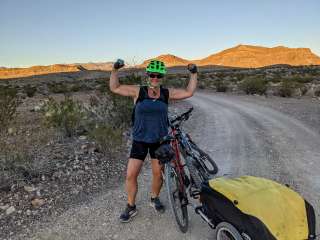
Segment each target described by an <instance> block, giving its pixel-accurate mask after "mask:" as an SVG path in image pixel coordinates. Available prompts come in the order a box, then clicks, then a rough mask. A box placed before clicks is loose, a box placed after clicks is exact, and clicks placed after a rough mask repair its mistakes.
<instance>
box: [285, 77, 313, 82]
mask: <svg viewBox="0 0 320 240" xmlns="http://www.w3.org/2000/svg"><path fill="white" fill-rule="evenodd" d="M288 80H291V81H292V82H297V83H309V82H312V81H313V77H309V76H294V77H291V78H289V79H288Z"/></svg>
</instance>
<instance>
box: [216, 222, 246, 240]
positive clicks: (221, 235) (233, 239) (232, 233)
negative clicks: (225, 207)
mask: <svg viewBox="0 0 320 240" xmlns="http://www.w3.org/2000/svg"><path fill="white" fill-rule="evenodd" d="M216 239H217V240H243V238H242V236H241V235H240V233H239V232H238V230H237V229H236V228H235V227H234V226H233V225H232V224H230V223H227V222H221V223H219V224H218V225H217V227H216Z"/></svg>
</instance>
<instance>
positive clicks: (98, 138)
mask: <svg viewBox="0 0 320 240" xmlns="http://www.w3.org/2000/svg"><path fill="white" fill-rule="evenodd" d="M89 137H90V138H91V139H92V140H93V141H94V142H95V143H96V145H97V147H98V150H99V152H102V153H103V154H104V155H109V156H110V155H111V156H113V155H114V153H116V152H117V151H118V150H119V148H120V147H121V144H122V131H121V129H119V128H114V127H112V126H111V125H109V124H107V123H102V124H98V125H96V126H95V128H93V129H92V130H91V131H90V132H89Z"/></svg>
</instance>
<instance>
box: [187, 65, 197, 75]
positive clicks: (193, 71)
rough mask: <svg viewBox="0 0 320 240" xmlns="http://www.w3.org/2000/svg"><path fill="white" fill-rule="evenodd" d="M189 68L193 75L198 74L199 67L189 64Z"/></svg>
mask: <svg viewBox="0 0 320 240" xmlns="http://www.w3.org/2000/svg"><path fill="white" fill-rule="evenodd" d="M187 68H188V70H189V72H191V73H197V72H198V68H197V65H195V64H193V63H190V64H188V67H187Z"/></svg>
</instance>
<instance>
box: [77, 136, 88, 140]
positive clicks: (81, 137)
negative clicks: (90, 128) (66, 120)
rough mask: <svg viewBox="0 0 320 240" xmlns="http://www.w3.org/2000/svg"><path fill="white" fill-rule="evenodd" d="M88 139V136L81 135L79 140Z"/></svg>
mask: <svg viewBox="0 0 320 240" xmlns="http://www.w3.org/2000/svg"><path fill="white" fill-rule="evenodd" d="M86 139H87V136H80V137H79V140H86Z"/></svg>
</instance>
